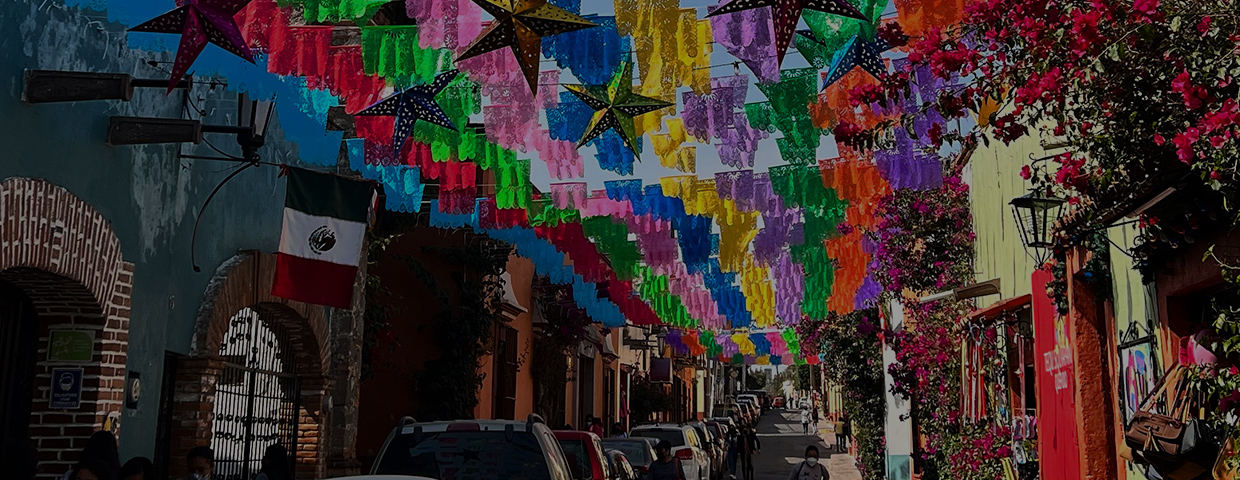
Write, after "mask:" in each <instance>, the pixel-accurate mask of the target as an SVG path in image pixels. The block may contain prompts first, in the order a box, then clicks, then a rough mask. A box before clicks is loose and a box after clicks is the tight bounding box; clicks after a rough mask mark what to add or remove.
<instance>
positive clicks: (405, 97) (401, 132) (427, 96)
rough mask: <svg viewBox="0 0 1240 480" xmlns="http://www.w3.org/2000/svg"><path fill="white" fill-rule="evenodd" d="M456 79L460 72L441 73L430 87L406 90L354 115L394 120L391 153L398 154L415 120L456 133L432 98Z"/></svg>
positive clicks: (424, 85) (448, 119) (411, 131)
mask: <svg viewBox="0 0 1240 480" xmlns="http://www.w3.org/2000/svg"><path fill="white" fill-rule="evenodd" d="M458 75H460V70H449V71H447V72H444V73H441V74H439V75H437V76H436V77H435V80H434V81H432V82H431V83H429V84H422V85H415V86H412V87H409V88H407V89H405V90H402V91H401V92H400V93H397V94H395V95H392V96H390V97H387V98H385V99H383V100H380V101H379V102H378V103H375V104H374V105H371V106H369V107H366V108H365V109H363V110H362V111H360V112H357V113H356V114H355V115H366V116H372V115H373V116H385V117H393V116H394V117H396V127H395V128H394V129H393V130H392V149H393V150H394V152H395V153H396V154H399V153H400V151H401V148H402V147H404V145H405V140H406V139H408V138H409V135H410V134H411V133H413V125H414V124H415V123H417V121H418V120H422V121H424V122H430V123H433V124H435V125H439V126H441V127H444V128H447V129H451V130H456V125H454V124H453V123H452V119H451V118H449V117H448V115H447V114H446V113H444V111H443V108H442V107H440V106H439V103H437V102H435V96H436V95H439V92H442V91H443V90H444V89H445V88H448V85H449V84H451V83H452V81H453V80H455V79H456V77H457V76H458Z"/></svg>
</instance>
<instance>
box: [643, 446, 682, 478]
mask: <svg viewBox="0 0 1240 480" xmlns="http://www.w3.org/2000/svg"><path fill="white" fill-rule="evenodd" d="M654 457H655V458H654V462H651V464H650V474H649V476H648V477H647V478H648V479H649V480H685V470H684V469H683V468H681V466H680V459H678V458H676V457H673V456H672V443H671V442H668V441H667V440H660V441H659V443H657V444H655V446H654Z"/></svg>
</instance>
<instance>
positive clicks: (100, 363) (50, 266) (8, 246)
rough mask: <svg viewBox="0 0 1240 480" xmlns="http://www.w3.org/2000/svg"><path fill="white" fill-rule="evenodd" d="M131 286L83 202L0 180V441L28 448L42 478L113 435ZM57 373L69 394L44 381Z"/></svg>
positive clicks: (116, 249)
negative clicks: (102, 433)
mask: <svg viewBox="0 0 1240 480" xmlns="http://www.w3.org/2000/svg"><path fill="white" fill-rule="evenodd" d="M132 285H133V264H132V263H128V262H125V261H124V260H123V259H122V255H121V251H120V241H119V240H118V239H117V237H116V234H115V233H114V232H113V231H112V227H111V226H110V224H109V223H108V221H107V219H105V218H103V216H102V215H100V214H99V212H97V211H95V209H94V208H92V207H91V206H90V205H89V204H87V203H86V202H84V201H82V200H81V199H80V198H77V197H76V196H74V195H73V194H72V193H70V192H69V191H67V190H65V189H63V188H61V187H58V186H56V185H53V184H51V183H49V182H47V181H46V180H41V179H35V178H22V177H11V178H7V179H5V180H4V181H2V182H0V418H3V420H0V435H16V436H19V437H20V438H21V439H22V440H30V441H32V442H33V443H34V444H35V446H36V447H37V448H38V449H39V451H40V454H41V457H40V463H39V472H40V475H41V478H51V477H53V476H57V475H60V474H63V473H64V472H65V471H66V470H67V469H68V468H69V467H70V466H71V465H72V464H73V463H74V462H76V461H77V456H78V454H79V451H80V448H81V445H82V444H83V443H84V442H85V439H86V438H87V437H89V436H90V435H91V434H92V433H93V432H94V431H96V430H99V429H100V428H102V427H103V426H104V425H105V424H107V425H110V426H112V428H114V429H118V428H119V419H120V418H121V417H120V412H121V405H123V403H124V401H123V400H124V398H123V397H124V389H125V387H124V385H125V362H126V359H127V357H128V336H129V308H130V295H131V288H132ZM66 371H68V372H71V376H72V375H76V380H73V381H72V382H69V385H71V386H72V387H74V388H73V389H71V392H70V394H69V395H68V396H65V395H61V394H62V393H65V392H60V391H54V389H56V388H57V385H65V383H64V382H60V381H58V382H56V383H53V375H54V374H55V375H56V378H57V379H58V380H59V379H62V378H63V375H64V374H65V372H66ZM109 419H112V420H113V421H111V422H108V420H109ZM23 423H24V425H23ZM74 447H77V448H74Z"/></svg>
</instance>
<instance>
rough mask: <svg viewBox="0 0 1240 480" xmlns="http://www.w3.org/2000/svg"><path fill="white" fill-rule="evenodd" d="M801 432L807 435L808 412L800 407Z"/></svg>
mask: <svg viewBox="0 0 1240 480" xmlns="http://www.w3.org/2000/svg"><path fill="white" fill-rule="evenodd" d="M801 432H802V433H805V434H806V435H808V434H809V410H807V409H806V408H805V407H801Z"/></svg>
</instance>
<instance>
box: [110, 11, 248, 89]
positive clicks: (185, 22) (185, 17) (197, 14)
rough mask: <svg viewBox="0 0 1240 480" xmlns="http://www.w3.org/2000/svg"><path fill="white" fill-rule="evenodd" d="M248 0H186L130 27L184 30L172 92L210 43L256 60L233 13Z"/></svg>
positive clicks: (153, 30)
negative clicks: (188, 0)
mask: <svg viewBox="0 0 1240 480" xmlns="http://www.w3.org/2000/svg"><path fill="white" fill-rule="evenodd" d="M248 3H250V0H197V1H192V2H185V3H184V4H182V5H180V6H178V7H177V8H175V9H172V11H169V12H167V13H164V14H163V15H160V16H158V17H155V18H152V19H150V20H148V21H146V22H144V23H142V24H140V25H138V26H136V27H133V28H130V29H129V31H131V32H149V33H180V34H181V42H180V44H179V45H178V46H177V54H176V60H174V61H173V62H172V73H171V75H170V78H169V79H168V92H169V93H171V92H172V90H173V88H175V87H176V84H177V82H179V81H181V79H182V78H184V77H185V73H186V72H188V71H189V67H190V65H192V64H193V63H194V60H196V59H197V58H198V55H199V54H201V53H202V50H203V49H204V48H206V46H207V44H208V43H214V44H215V45H216V46H218V47H220V48H223V49H224V50H227V51H228V52H229V53H232V54H233V55H236V56H238V57H241V58H244V59H245V60H247V61H249V62H250V63H254V53H253V52H251V51H250V47H249V46H248V45H246V43H245V39H244V38H242V37H241V29H240V28H238V27H237V21H236V20H233V15H236V14H237V12H240V11H241V9H243V8H245V6H246V5H247V4H248Z"/></svg>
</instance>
